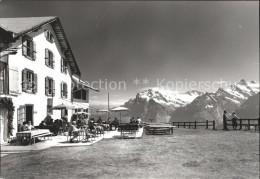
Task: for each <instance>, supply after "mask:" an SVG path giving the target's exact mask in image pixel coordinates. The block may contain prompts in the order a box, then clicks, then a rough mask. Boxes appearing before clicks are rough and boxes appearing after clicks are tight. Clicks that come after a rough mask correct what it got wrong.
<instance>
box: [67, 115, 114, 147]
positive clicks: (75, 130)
mask: <svg viewBox="0 0 260 179" xmlns="http://www.w3.org/2000/svg"><path fill="white" fill-rule="evenodd" d="M68 125H69V129H68V133H69V135H70V136H73V137H72V138H71V139H70V142H71V143H73V140H74V139H75V138H77V137H78V136H79V133H80V131H84V132H85V134H86V139H88V137H89V136H90V135H96V134H97V133H98V132H99V133H103V132H104V131H105V130H106V131H109V130H112V128H113V127H114V129H115V130H116V129H117V128H118V125H119V121H118V119H117V118H115V119H114V120H113V121H112V122H111V121H110V118H108V119H107V121H103V120H102V118H101V117H99V118H98V119H97V121H95V119H94V118H91V119H89V120H88V121H87V120H84V121H80V120H72V122H71V123H69V124H68Z"/></svg>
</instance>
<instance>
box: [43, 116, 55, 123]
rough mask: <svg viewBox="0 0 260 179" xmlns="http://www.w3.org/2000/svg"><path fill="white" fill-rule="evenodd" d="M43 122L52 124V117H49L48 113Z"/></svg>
mask: <svg viewBox="0 0 260 179" xmlns="http://www.w3.org/2000/svg"><path fill="white" fill-rule="evenodd" d="M44 122H45V124H46V125H52V124H53V119H52V118H51V116H50V115H49V114H48V115H47V116H46V117H45V119H44Z"/></svg>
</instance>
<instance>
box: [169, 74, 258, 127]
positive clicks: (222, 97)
mask: <svg viewBox="0 0 260 179" xmlns="http://www.w3.org/2000/svg"><path fill="white" fill-rule="evenodd" d="M258 92H259V84H256V83H255V82H254V81H250V82H246V81H245V80H243V79H242V80H240V81H239V82H238V83H237V84H234V85H231V86H229V87H227V88H225V89H223V88H219V89H218V90H217V91H216V92H215V93H205V94H203V95H201V96H198V97H197V98H196V99H194V100H193V101H192V102H191V103H190V104H188V105H187V106H185V108H182V107H181V108H178V109H177V110H175V111H174V112H173V114H172V117H171V120H172V121H205V120H215V121H216V122H217V124H222V114H223V110H227V111H228V112H232V111H235V110H236V109H237V108H238V107H239V106H240V105H241V104H242V103H243V102H245V101H246V100H247V99H248V97H250V96H253V95H255V94H257V93H258Z"/></svg>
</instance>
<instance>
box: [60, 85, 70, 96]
mask: <svg viewBox="0 0 260 179" xmlns="http://www.w3.org/2000/svg"><path fill="white" fill-rule="evenodd" d="M60 85H61V87H60V89H61V97H62V98H67V97H68V88H67V84H66V83H61V84H60Z"/></svg>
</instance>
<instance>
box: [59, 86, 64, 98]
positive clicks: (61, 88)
mask: <svg viewBox="0 0 260 179" xmlns="http://www.w3.org/2000/svg"><path fill="white" fill-rule="evenodd" d="M63 90H64V89H63V83H61V84H60V96H61V97H63Z"/></svg>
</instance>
